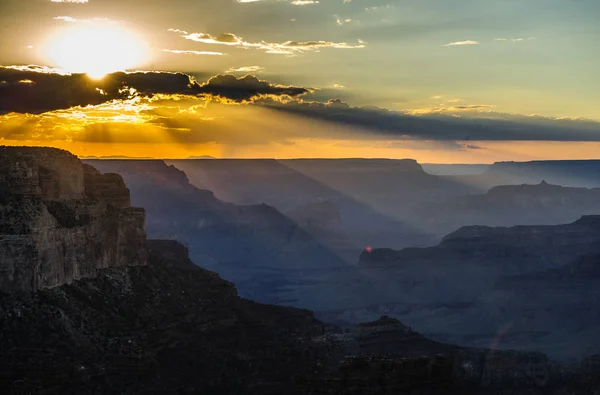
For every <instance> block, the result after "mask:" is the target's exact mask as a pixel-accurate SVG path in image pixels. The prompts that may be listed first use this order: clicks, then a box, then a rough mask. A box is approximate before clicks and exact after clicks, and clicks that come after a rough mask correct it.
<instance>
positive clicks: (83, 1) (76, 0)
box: [50, 0, 88, 4]
mask: <svg viewBox="0 0 600 395" xmlns="http://www.w3.org/2000/svg"><path fill="white" fill-rule="evenodd" d="M50 1H51V2H52V3H76V4H86V3H87V2H88V0H50Z"/></svg>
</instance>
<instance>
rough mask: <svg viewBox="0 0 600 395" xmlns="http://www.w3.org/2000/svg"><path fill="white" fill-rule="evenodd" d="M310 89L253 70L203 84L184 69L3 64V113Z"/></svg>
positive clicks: (243, 98)
mask: <svg viewBox="0 0 600 395" xmlns="http://www.w3.org/2000/svg"><path fill="white" fill-rule="evenodd" d="M308 92H310V89H308V88H303V87H296V86H286V85H276V84H271V83H269V82H267V81H261V80H259V79H258V78H257V77H255V76H252V75H247V76H244V77H240V78H237V77H235V76H233V75H217V76H214V77H212V78H210V79H209V80H208V81H207V82H206V83H199V82H198V81H196V80H195V79H194V78H193V77H191V76H189V75H187V74H184V73H169V72H117V73H111V74H108V75H106V76H104V77H103V78H101V79H94V78H91V77H89V76H88V75H86V74H63V73H60V72H57V71H56V70H50V69H46V68H42V67H37V66H25V67H0V113H9V112H17V113H32V114H40V113H44V112H48V111H54V110H61V109H68V108H71V107H76V106H87V105H98V104H102V103H106V102H109V101H112V100H125V99H129V98H131V97H132V96H136V95H137V96H144V97H152V96H154V95H157V94H163V95H189V96H204V97H206V96H214V97H217V98H220V99H225V100H228V101H233V102H249V101H252V100H253V99H255V98H259V97H260V98H264V97H273V98H274V97H277V96H289V97H297V96H300V95H302V94H305V93H308Z"/></svg>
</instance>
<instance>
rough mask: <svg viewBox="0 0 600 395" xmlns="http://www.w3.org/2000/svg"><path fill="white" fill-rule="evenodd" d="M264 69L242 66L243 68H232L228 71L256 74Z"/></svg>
mask: <svg viewBox="0 0 600 395" xmlns="http://www.w3.org/2000/svg"><path fill="white" fill-rule="evenodd" d="M264 70H265V68H264V67H261V66H243V67H232V68H230V69H229V70H228V71H229V72H231V73H258V72H260V71H264Z"/></svg>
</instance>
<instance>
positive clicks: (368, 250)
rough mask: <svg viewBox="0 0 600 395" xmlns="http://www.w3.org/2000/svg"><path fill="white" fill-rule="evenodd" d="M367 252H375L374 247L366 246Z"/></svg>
mask: <svg viewBox="0 0 600 395" xmlns="http://www.w3.org/2000/svg"><path fill="white" fill-rule="evenodd" d="M365 252H368V253H371V252H373V247H365Z"/></svg>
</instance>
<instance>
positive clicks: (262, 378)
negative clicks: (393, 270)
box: [0, 242, 327, 394]
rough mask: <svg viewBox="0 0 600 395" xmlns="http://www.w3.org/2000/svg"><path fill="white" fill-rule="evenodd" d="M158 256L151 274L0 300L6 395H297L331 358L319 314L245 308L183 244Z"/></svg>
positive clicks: (129, 273)
mask: <svg viewBox="0 0 600 395" xmlns="http://www.w3.org/2000/svg"><path fill="white" fill-rule="evenodd" d="M150 249H151V255H150V263H149V265H148V266H147V267H130V268H120V269H106V270H103V271H101V272H100V273H99V274H98V276H97V277H96V278H93V279H84V280H81V281H78V282H74V283H72V284H70V285H64V286H62V287H58V288H53V289H46V290H42V291H39V292H36V293H27V294H21V295H17V294H13V295H7V294H5V295H3V296H1V297H0V392H2V393H5V394H10V393H15V394H17V393H18V394H21V393H32V394H57V393H72V394H75V393H77V394H86V393H102V394H116V393H119V394H140V393H144V394H145V393H148V394H166V393H202V394H209V393H215V394H223V393H231V394H239V393H242V392H243V393H268V392H262V390H259V389H258V388H263V387H264V391H275V390H276V389H277V388H286V391H285V393H293V391H289V388H291V383H292V380H293V377H294V375H299V374H312V373H313V369H315V368H316V364H315V362H316V361H317V360H318V359H319V358H321V359H323V358H325V356H326V354H327V349H326V347H324V346H323V345H320V346H319V347H317V346H316V343H314V344H313V343H312V342H311V341H310V339H311V337H313V336H318V335H322V334H323V331H324V325H323V324H321V323H320V322H318V321H316V320H315V319H314V317H313V315H312V313H311V312H309V311H305V310H298V309H292V308H284V307H275V306H268V305H261V304H258V303H254V302H251V301H248V300H244V299H241V298H239V297H238V296H237V293H236V290H235V288H234V286H233V285H232V284H231V283H228V282H226V281H224V280H222V279H221V278H220V277H219V276H218V275H216V274H215V273H212V272H209V271H206V270H203V269H201V268H199V267H197V266H195V265H193V264H192V263H191V262H190V261H189V259H188V258H187V251H186V250H185V248H184V247H183V246H181V245H179V244H177V243H175V242H151V243H150ZM254 387H256V388H257V389H256V391H255V390H253V389H252V388H254ZM280 393H282V392H280Z"/></svg>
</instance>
